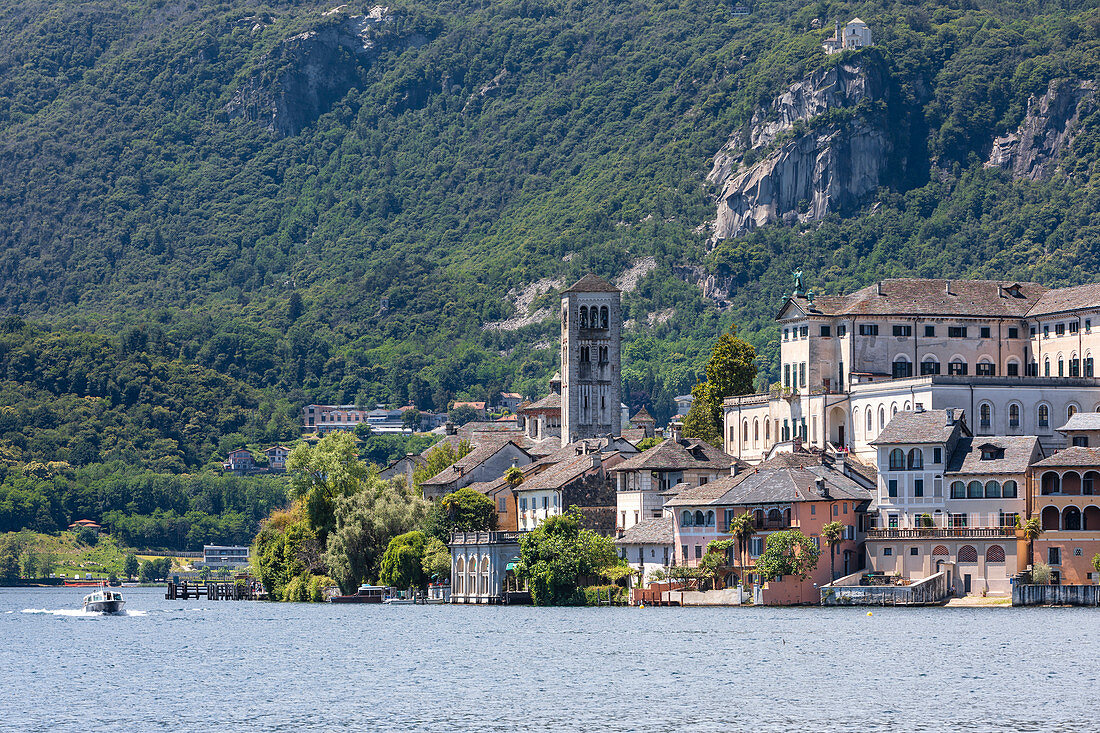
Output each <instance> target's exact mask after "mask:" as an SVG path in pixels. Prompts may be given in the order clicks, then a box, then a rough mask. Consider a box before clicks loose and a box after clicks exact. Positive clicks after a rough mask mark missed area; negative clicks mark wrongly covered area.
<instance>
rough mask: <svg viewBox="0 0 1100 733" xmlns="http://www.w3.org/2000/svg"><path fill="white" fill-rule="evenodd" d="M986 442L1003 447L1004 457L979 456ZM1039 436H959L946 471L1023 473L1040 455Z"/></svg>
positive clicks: (958, 472) (967, 473)
mask: <svg viewBox="0 0 1100 733" xmlns="http://www.w3.org/2000/svg"><path fill="white" fill-rule="evenodd" d="M986 446H990V447H993V448H999V449H1001V450H1003V451H1004V457H1003V458H987V459H985V460H982V452H983V451H984V450H985V449H986ZM1042 456H1043V453H1042V449H1041V448H1040V447H1039V438H1037V437H1036V436H1034V435H1019V436H1004V435H997V436H990V437H987V436H979V437H976V438H961V439H960V440H959V442H958V443H956V444H955V450H954V451H952V452H951V457H950V458H949V459H948V462H947V468H946V470H945V471H944V473H945V474H960V475H969V474H984V473H1024V472H1025V471H1026V470H1027V467H1028V466H1030V465H1031V463H1032V461H1033V460H1038V459H1040V458H1042Z"/></svg>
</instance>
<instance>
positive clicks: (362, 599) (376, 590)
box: [329, 583, 386, 603]
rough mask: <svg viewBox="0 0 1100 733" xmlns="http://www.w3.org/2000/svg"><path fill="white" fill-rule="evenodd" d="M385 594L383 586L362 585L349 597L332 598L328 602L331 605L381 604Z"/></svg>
mask: <svg viewBox="0 0 1100 733" xmlns="http://www.w3.org/2000/svg"><path fill="white" fill-rule="evenodd" d="M385 594H386V588H385V586H382V585H367V584H366V583H364V584H363V585H361V586H359V588H358V590H356V591H355V592H354V593H352V594H351V595H349V596H333V597H332V598H330V599H329V600H330V601H331V602H332V603H381V602H382V597H383V596H384V595H385Z"/></svg>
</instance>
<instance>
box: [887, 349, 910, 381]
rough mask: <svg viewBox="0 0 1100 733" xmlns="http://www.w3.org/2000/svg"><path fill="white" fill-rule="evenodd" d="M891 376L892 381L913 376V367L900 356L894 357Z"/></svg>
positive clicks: (906, 359)
mask: <svg viewBox="0 0 1100 733" xmlns="http://www.w3.org/2000/svg"><path fill="white" fill-rule="evenodd" d="M892 375H893V377H894V379H906V378H908V377H911V376H913V365H912V364H911V363H910V362H909V359H908V358H906V357H905V356H902V355H898V356H895V357H894V366H893V373H892Z"/></svg>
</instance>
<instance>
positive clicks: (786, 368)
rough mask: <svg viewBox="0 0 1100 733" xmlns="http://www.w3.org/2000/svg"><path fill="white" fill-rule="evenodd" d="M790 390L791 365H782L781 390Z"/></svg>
mask: <svg viewBox="0 0 1100 733" xmlns="http://www.w3.org/2000/svg"><path fill="white" fill-rule="evenodd" d="M790 388H791V365H790V364H784V365H783V389H790Z"/></svg>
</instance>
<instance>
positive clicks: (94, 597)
mask: <svg viewBox="0 0 1100 733" xmlns="http://www.w3.org/2000/svg"><path fill="white" fill-rule="evenodd" d="M125 605H126V600H125V599H124V598H123V597H122V594H121V593H119V592H118V591H114V590H108V589H107V588H100V589H98V590H96V591H93V592H91V593H89V594H88V595H86V596H84V610H85V611H87V612H89V613H121V612H122V607H123V606H125Z"/></svg>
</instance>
